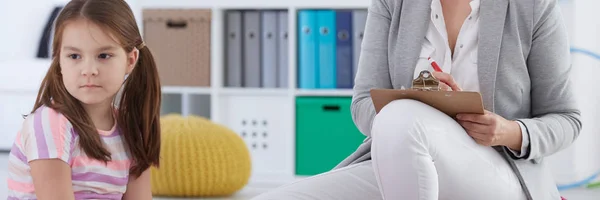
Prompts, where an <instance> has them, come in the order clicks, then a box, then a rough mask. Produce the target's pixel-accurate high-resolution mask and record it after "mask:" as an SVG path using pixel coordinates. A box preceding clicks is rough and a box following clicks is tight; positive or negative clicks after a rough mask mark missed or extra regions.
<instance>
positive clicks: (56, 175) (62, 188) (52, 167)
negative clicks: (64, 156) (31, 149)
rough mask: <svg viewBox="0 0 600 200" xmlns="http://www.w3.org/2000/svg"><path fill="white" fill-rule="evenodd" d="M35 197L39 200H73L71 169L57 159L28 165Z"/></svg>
mask: <svg viewBox="0 0 600 200" xmlns="http://www.w3.org/2000/svg"><path fill="white" fill-rule="evenodd" d="M29 166H30V167H31V178H32V179H33V186H34V187H35V195H36V196H37V198H38V199H39V200H54V199H56V200H71V199H72V200H74V199H75V196H74V195H73V187H72V181H71V168H70V167H69V165H68V164H67V163H65V162H64V161H62V160H59V159H47V160H34V161H31V162H30V163H29Z"/></svg>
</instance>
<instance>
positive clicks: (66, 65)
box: [59, 19, 139, 105]
mask: <svg viewBox="0 0 600 200" xmlns="http://www.w3.org/2000/svg"><path fill="white" fill-rule="evenodd" d="M138 52H139V51H138V50H137V49H134V50H133V51H131V52H129V53H128V52H125V50H124V49H123V48H122V47H121V45H120V44H119V43H118V42H117V40H116V39H115V38H114V37H112V36H111V35H110V34H108V31H104V30H102V28H101V27H100V26H98V25H96V24H94V23H91V22H89V21H88V20H85V19H78V20H75V21H70V22H69V23H67V24H65V27H64V30H63V34H62V44H61V47H60V59H59V62H60V68H61V73H62V77H63V82H64V84H65V87H66V89H67V91H68V92H69V94H71V96H73V97H75V98H76V99H78V100H79V101H81V102H82V103H83V104H84V105H95V104H101V103H106V104H110V103H111V102H112V100H113V97H114V96H115V95H116V94H117V92H118V91H119V89H120V88H121V85H122V83H123V81H124V79H125V75H126V74H129V73H131V71H132V70H133V67H134V66H135V63H136V62H137V59H138Z"/></svg>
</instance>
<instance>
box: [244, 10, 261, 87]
mask: <svg viewBox="0 0 600 200" xmlns="http://www.w3.org/2000/svg"><path fill="white" fill-rule="evenodd" d="M242 17H243V25H242V26H243V33H244V39H243V58H244V59H243V63H242V66H243V67H244V68H243V70H242V71H243V73H244V76H243V77H244V78H243V86H244V87H260V79H261V71H260V64H261V62H260V60H261V55H260V40H261V37H260V30H261V29H260V25H261V23H260V12H259V11H253V10H252V11H250V10H249V11H243V14H242Z"/></svg>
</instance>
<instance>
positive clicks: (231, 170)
mask: <svg viewBox="0 0 600 200" xmlns="http://www.w3.org/2000/svg"><path fill="white" fill-rule="evenodd" d="M160 124H161V131H162V133H161V153H160V166H159V168H158V169H157V168H155V167H152V168H151V172H152V178H151V179H152V194H153V195H155V196H178V197H208V196H228V195H231V194H233V193H235V192H237V191H238V190H240V189H241V188H243V187H244V186H245V185H246V184H247V183H248V179H249V178H250V173H251V161H250V153H249V151H248V148H247V147H246V144H245V143H244V141H243V140H242V139H241V137H240V136H238V135H237V134H236V133H234V132H233V131H232V130H230V129H228V128H227V127H224V126H221V125H218V124H216V123H213V122H211V121H209V120H208V119H206V118H203V117H198V116H188V117H182V116H180V115H172V114H171V115H166V116H163V117H162V118H161V123H160Z"/></svg>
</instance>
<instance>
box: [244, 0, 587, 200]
mask: <svg viewBox="0 0 600 200" xmlns="http://www.w3.org/2000/svg"><path fill="white" fill-rule="evenodd" d="M429 58H432V59H433V60H435V61H437V63H438V65H439V66H440V67H441V69H442V71H443V72H433V73H432V74H433V75H434V76H435V77H436V78H438V79H439V80H440V81H441V82H443V83H444V84H442V87H443V88H444V89H448V90H454V91H457V90H463V91H477V92H480V93H481V94H482V97H483V99H482V100H483V103H484V107H485V109H486V111H485V114H459V115H457V116H456V118H452V117H450V116H448V115H445V114H444V113H442V112H440V111H438V110H436V109H434V108H433V107H430V106H428V105H426V104H424V103H421V102H418V101H414V100H396V101H393V102H391V103H389V104H388V105H386V106H385V107H384V108H383V109H382V110H381V111H380V112H379V113H378V114H375V110H374V107H373V102H372V101H371V98H370V95H369V90H370V89H373V88H395V89H399V88H401V87H403V86H404V87H410V86H411V81H412V80H413V79H414V78H416V76H417V75H418V74H419V72H420V71H421V70H424V69H427V70H430V71H433V70H432V67H431V64H430V62H429ZM569 62H570V61H569V44H568V41H567V33H566V30H565V25H564V23H563V20H562V17H561V14H560V8H559V7H558V5H557V2H556V1H555V0H518V1H516V0H515V1H511V0H453V1H449V0H372V4H371V6H370V8H369V14H368V18H367V24H366V30H365V34H364V40H363V43H362V50H361V55H360V61H359V69H358V73H357V75H356V78H355V87H354V91H355V92H354V96H353V102H352V117H353V119H354V122H355V124H356V125H357V126H358V128H359V129H360V131H361V132H362V133H363V134H365V135H366V136H367V137H368V138H367V140H366V141H365V142H364V143H363V144H362V145H361V146H360V147H359V148H358V149H357V151H356V152H355V153H353V154H352V155H350V156H349V157H348V158H347V159H346V160H344V161H343V162H342V163H340V165H339V166H338V167H336V169H334V170H332V171H329V172H326V173H323V174H320V175H317V176H314V177H310V178H307V179H303V180H301V181H298V182H295V183H292V184H288V185H285V186H283V187H280V188H277V189H275V190H273V191H271V192H267V193H265V194H262V195H260V196H258V197H256V198H255V199H256V200H267V199H273V200H280V199H286V200H293V199H323V200H333V199H344V200H348V199H382V198H383V199H390V200H391V199H394V200H396V199H406V200H437V199H448V200H456V199H461V200H480V199H486V200H507V199H511V200H520V199H528V200H532V199H533V200H538V199H539V200H549V199H553V200H559V199H561V197H560V195H559V193H558V190H557V187H556V185H555V182H554V180H553V179H552V174H551V173H550V171H549V169H548V166H546V165H545V164H544V161H543V158H544V157H547V156H549V155H551V154H553V153H556V152H558V151H560V150H562V149H564V148H566V147H568V146H569V145H571V144H572V143H573V142H574V140H575V139H576V138H577V136H578V135H579V131H580V129H581V121H580V111H579V110H578V108H577V107H576V102H575V95H574V94H573V90H572V83H571V81H570V79H569V76H570V72H571V66H570V63H569Z"/></svg>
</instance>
